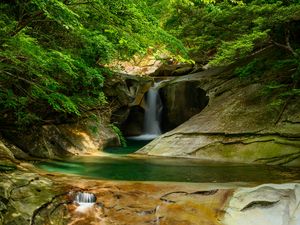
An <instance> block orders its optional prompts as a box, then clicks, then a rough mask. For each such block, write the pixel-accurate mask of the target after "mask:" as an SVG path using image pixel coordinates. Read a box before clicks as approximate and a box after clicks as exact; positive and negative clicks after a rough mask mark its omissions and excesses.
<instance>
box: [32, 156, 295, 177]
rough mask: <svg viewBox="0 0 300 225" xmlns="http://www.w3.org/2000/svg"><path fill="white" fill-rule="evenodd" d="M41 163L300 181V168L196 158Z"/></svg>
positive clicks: (104, 173) (72, 170)
mask: <svg viewBox="0 0 300 225" xmlns="http://www.w3.org/2000/svg"><path fill="white" fill-rule="evenodd" d="M37 166H38V167H39V168H41V169H44V170H47V171H50V172H59V173H69V174H77V175H82V176H87V177H93V178H99V179H107V180H128V181H176V182H262V183H266V182H287V181H293V180H300V173H299V172H300V170H299V168H287V167H277V166H265V165H247V164H246V165H244V164H232V163H216V162H207V161H199V160H192V159H165V158H151V157H150V158H147V159H143V158H142V159H141V158H134V157H130V156H123V157H82V158H77V159H74V160H70V161H65V162H61V161H49V162H40V163H38V164H37Z"/></svg>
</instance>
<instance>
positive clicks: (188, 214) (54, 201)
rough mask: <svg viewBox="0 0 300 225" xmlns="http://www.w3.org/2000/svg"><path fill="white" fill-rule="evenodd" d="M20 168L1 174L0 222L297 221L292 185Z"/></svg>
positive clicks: (252, 224) (299, 193) (225, 224)
mask: <svg viewBox="0 0 300 225" xmlns="http://www.w3.org/2000/svg"><path fill="white" fill-rule="evenodd" d="M20 166H21V167H22V170H16V171H14V172H5V173H1V177H0V224H5V225H6V224H14V225H19V224H20V225H26V224H29V225H33V224H40V225H46V224H56V225H64V224H66V225H67V224H68V225H93V224H99V225H113V224H118V225H129V224H130V225H143V224H145V225H146V224H155V225H157V224H159V225H183V224H184V225H203V224H205V225H206V224H208V225H235V224H237V225H243V224H247V225H257V224H268V225H277V224H278V225H297V224H298V223H299V218H300V211H299V205H300V202H299V201H300V189H299V187H300V185H299V184H297V183H289V184H265V185H261V186H255V185H254V184H252V185H251V184H243V186H254V187H241V186H240V185H241V184H240V185H238V184H204V183H202V184H201V183H199V184H192V183H190V184H186V183H159V182H148V183H147V182H126V181H123V182H117V181H99V180H89V179H84V178H81V177H78V176H64V175H56V174H49V173H40V172H38V173H37V171H36V172H32V171H31V170H32V169H29V170H28V169H26V168H28V165H26V166H24V165H23V164H21V165H20ZM24 168H25V169H24ZM26 170H27V171H26ZM80 192H83V193H90V194H91V195H92V196H94V197H93V199H94V200H95V203H94V204H91V205H89V206H88V207H86V206H84V207H82V206H81V205H80V204H79V203H77V202H76V201H74V200H75V199H76V194H77V193H80Z"/></svg>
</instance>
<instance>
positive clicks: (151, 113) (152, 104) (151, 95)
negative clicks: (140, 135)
mask: <svg viewBox="0 0 300 225" xmlns="http://www.w3.org/2000/svg"><path fill="white" fill-rule="evenodd" d="M157 87H158V83H155V84H154V86H153V87H152V88H150V89H149V91H148V94H147V108H146V110H145V119H144V134H149V135H156V136H158V135H160V134H161V130H160V115H161V108H162V107H161V100H160V97H159V94H158V89H157Z"/></svg>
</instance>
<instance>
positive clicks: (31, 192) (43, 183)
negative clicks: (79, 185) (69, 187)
mask: <svg viewBox="0 0 300 225" xmlns="http://www.w3.org/2000/svg"><path fill="white" fill-rule="evenodd" d="M67 194H68V192H66V190H64V189H62V188H61V187H59V186H58V185H54V183H53V182H52V181H51V180H49V179H47V178H45V177H41V176H40V175H38V174H36V173H31V172H26V173H24V172H21V171H14V172H12V173H6V174H3V175H1V176H0V224H6V225H15V224H24V225H25V224H37V225H42V224H67V221H68V218H67V217H66V214H67V212H66V203H67V198H66V197H65V196H67Z"/></svg>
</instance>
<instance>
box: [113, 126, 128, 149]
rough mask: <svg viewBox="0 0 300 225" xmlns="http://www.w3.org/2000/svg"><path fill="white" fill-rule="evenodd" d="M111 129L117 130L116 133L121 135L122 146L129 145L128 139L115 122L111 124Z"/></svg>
mask: <svg viewBox="0 0 300 225" xmlns="http://www.w3.org/2000/svg"><path fill="white" fill-rule="evenodd" d="M110 126H111V129H112V130H113V131H114V132H115V134H116V135H117V136H118V137H119V140H120V142H121V145H122V147H127V141H126V139H125V137H124V136H123V134H122V131H121V130H120V129H119V128H118V127H117V126H116V125H114V124H111V125H110Z"/></svg>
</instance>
